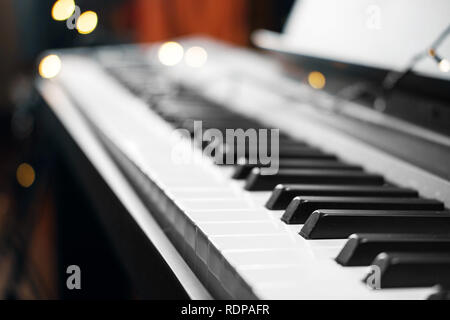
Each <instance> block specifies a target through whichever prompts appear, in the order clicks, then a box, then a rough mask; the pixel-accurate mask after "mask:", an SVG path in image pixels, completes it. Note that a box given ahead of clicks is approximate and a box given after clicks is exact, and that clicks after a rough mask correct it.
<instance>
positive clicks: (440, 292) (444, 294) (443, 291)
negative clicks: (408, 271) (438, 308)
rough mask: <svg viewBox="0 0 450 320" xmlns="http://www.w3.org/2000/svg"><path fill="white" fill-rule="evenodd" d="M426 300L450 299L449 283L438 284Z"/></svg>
mask: <svg viewBox="0 0 450 320" xmlns="http://www.w3.org/2000/svg"><path fill="white" fill-rule="evenodd" d="M434 289H435V292H433V293H432V294H430V296H429V297H428V299H427V300H450V285H438V286H436V287H435V288H434Z"/></svg>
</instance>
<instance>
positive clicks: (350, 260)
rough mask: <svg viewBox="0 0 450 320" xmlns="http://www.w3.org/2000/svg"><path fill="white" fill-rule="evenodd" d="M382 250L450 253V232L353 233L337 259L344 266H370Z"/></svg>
mask: <svg viewBox="0 0 450 320" xmlns="http://www.w3.org/2000/svg"><path fill="white" fill-rule="evenodd" d="M381 252H416V253H420V252H424V253H426V252H449V253H450V234H446V235H437V234H434V235H428V234H425V235H424V234H410V233H408V234H398V233H397V234H389V233H370V234H359V233H358V234H353V235H351V236H350V238H349V239H348V241H347V243H346V244H345V246H344V248H343V249H342V250H341V252H340V253H339V255H338V256H337V257H336V261H337V262H338V263H339V264H341V265H343V266H368V265H369V264H370V263H371V262H372V261H373V260H374V259H375V257H376V256H377V255H378V254H380V253H381Z"/></svg>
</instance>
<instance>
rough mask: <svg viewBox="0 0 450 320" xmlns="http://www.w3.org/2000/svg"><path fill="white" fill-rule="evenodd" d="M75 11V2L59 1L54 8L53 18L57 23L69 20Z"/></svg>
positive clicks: (68, 0) (70, 0) (71, 0)
mask: <svg viewBox="0 0 450 320" xmlns="http://www.w3.org/2000/svg"><path fill="white" fill-rule="evenodd" d="M74 11H75V1H74V0H58V1H56V2H55V4H54V5H53V8H52V18H53V19H54V20H56V21H64V20H67V19H69V18H70V17H71V16H72V14H73V12H74Z"/></svg>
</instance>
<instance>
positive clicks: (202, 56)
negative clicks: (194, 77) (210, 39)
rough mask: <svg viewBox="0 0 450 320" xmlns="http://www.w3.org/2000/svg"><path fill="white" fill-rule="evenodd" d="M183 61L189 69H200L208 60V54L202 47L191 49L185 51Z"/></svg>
mask: <svg viewBox="0 0 450 320" xmlns="http://www.w3.org/2000/svg"><path fill="white" fill-rule="evenodd" d="M184 59H185V61H186V64H187V65H188V66H189V67H193V68H200V67H203V66H204V65H205V63H206V61H207V60H208V53H207V52H206V50H205V49H203V48H202V47H192V48H189V49H188V50H187V51H186V55H185V57H184Z"/></svg>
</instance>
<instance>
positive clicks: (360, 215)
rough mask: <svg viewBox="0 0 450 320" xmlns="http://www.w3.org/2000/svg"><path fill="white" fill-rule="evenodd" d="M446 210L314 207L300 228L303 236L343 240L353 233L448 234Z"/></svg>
mask: <svg viewBox="0 0 450 320" xmlns="http://www.w3.org/2000/svg"><path fill="white" fill-rule="evenodd" d="M449 230H450V212H449V211H421V210H413V211H390V210H322V209H321V210H316V211H314V212H313V213H312V214H311V216H310V217H309V218H308V220H307V221H306V222H305V224H304V225H303V227H302V229H301V230H300V235H301V236H302V237H304V238H306V239H346V238H348V237H349V236H350V235H352V234H354V233H402V234H407V233H420V234H423V235H435V234H448V233H449Z"/></svg>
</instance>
